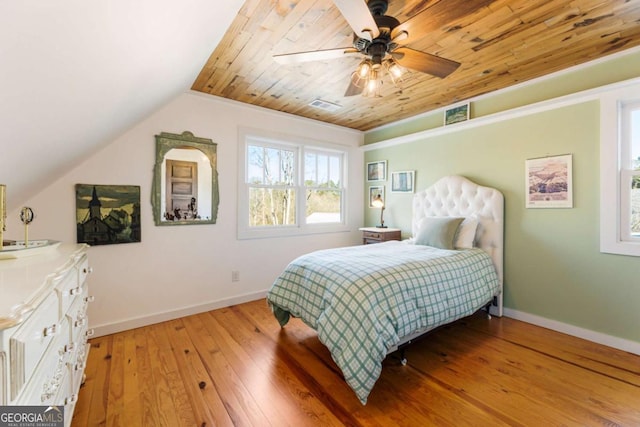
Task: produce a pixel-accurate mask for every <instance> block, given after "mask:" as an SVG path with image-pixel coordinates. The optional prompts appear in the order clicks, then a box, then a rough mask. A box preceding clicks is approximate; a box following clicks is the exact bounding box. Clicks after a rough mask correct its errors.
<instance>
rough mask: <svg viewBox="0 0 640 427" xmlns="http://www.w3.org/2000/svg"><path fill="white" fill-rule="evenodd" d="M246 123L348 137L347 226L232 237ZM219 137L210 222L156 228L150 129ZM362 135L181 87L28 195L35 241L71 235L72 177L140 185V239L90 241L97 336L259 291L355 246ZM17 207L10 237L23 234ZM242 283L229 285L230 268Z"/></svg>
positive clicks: (72, 238)
mask: <svg viewBox="0 0 640 427" xmlns="http://www.w3.org/2000/svg"><path fill="white" fill-rule="evenodd" d="M240 126H250V127H252V128H259V129H265V130H268V131H277V132H284V133H287V134H291V135H300V136H307V137H309V136H312V137H313V138H315V139H321V140H326V141H329V142H334V143H341V144H344V145H346V146H348V147H350V148H349V156H348V161H349V164H348V185H349V188H351V189H353V190H352V191H350V192H349V197H348V201H347V203H348V206H347V211H348V224H349V230H350V231H349V232H346V233H333V234H321V235H312V236H300V237H286V238H271V239H254V240H237V239H236V224H237V220H236V213H237V197H236V189H237V179H238V177H237V164H238V160H237V156H238V149H237V144H238V128H239V127H240ZM185 130H188V131H191V132H193V134H194V135H196V136H200V137H206V138H211V139H213V141H214V142H216V143H217V144H218V173H219V184H220V209H219V213H218V221H217V224H215V225H188V226H176V227H166V226H163V227H156V226H155V225H154V223H153V215H152V211H151V203H150V194H151V182H152V174H153V163H154V159H155V139H154V135H157V134H159V133H160V132H171V133H182V132H183V131H185ZM362 139H363V136H362V133H360V132H357V131H353V130H350V129H345V128H340V127H336V126H331V125H327V124H323V123H320V122H316V121H312V120H307V119H301V118H297V117H294V116H291V115H286V114H282V113H277V112H274V111H270V110H266V109H261V108H257V107H252V106H248V105H243V104H240V103H236V102H231V101H227V100H223V99H220V98H215V97H211V96H208V95H201V94H196V93H191V92H190V93H185V94H182V95H180V96H178V97H177V98H176V99H174V100H173V101H172V102H170V103H168V104H167V105H166V106H165V107H163V108H162V109H160V110H159V111H157V112H156V113H154V114H153V115H151V116H150V117H149V118H147V119H146V120H143V121H142V122H140V123H139V124H137V125H136V126H135V127H133V128H132V129H130V130H129V131H127V132H126V133H124V134H123V135H122V136H120V137H119V138H117V139H116V140H114V141H113V142H111V143H110V144H108V145H106V146H105V148H104V149H102V150H101V151H99V152H98V153H97V154H95V155H94V156H92V157H90V158H88V159H87V160H86V161H84V162H83V163H81V164H79V165H77V166H76V167H75V168H74V169H72V170H70V171H68V173H66V174H65V175H64V176H62V177H61V178H60V179H58V180H57V181H55V182H52V183H51V184H50V185H49V186H47V187H45V188H44V189H43V190H42V191H40V192H39V193H38V194H36V195H35V196H34V197H32V198H31V199H29V200H28V201H27V203H26V205H27V206H30V207H31V208H33V210H34V211H35V213H36V218H35V220H34V222H33V223H32V224H31V226H30V228H29V236H30V237H31V238H33V239H45V238H46V239H55V240H61V241H65V242H75V241H76V226H75V188H74V187H75V184H78V183H82V184H105V185H107V184H113V185H125V184H126V185H139V186H140V190H141V214H142V242H141V243H128V244H118V245H108V246H98V247H92V248H90V250H89V257H90V260H91V265H92V266H93V269H94V272H93V274H92V275H91V277H90V287H91V291H90V293H91V294H92V295H94V296H95V299H96V301H95V302H94V303H93V304H92V305H91V306H90V312H89V315H90V323H91V326H92V327H94V328H96V329H97V333H98V334H106V333H111V332H115V331H119V330H124V329H129V328H132V327H136V326H141V325H144V324H149V323H154V322H157V321H161V320H165V319H169V318H174V317H179V316H182V315H186V314H190V313H195V312H200V311H205V310H208V309H212V308H216V307H221V306H226V305H231V304H235V303H238V302H243V301H249V300H253V299H257V298H260V297H262V296H263V295H264V293H265V292H266V290H267V289H268V288H269V286H270V285H271V283H272V282H273V280H274V278H275V277H276V276H277V274H278V273H279V272H280V271H282V269H283V268H284V267H285V266H286V264H287V263H289V262H290V261H291V260H292V259H293V258H295V257H296V256H298V255H301V254H303V253H306V252H310V251H312V250H316V249H321V248H328V247H337V246H346V245H352V244H358V243H360V238H361V234H360V232H359V231H358V227H361V226H362V225H363V205H364V200H363V199H364V197H363V195H362V191H361V189H362V188H363V185H364V182H363V175H364V170H363V164H364V160H363V152H362V150H361V149H360V148H359V146H360V145H361V144H362ZM18 215H19V209H17V210H14V211H13V212H10V213H9V217H8V221H7V223H8V225H7V233H6V238H12V239H21V238H22V224H21V223H20V222H19V219H18ZM234 270H237V271H239V272H240V281H239V282H234V283H232V282H231V272H232V271H234Z"/></svg>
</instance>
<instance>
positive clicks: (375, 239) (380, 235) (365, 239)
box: [360, 227, 401, 245]
mask: <svg viewBox="0 0 640 427" xmlns="http://www.w3.org/2000/svg"><path fill="white" fill-rule="evenodd" d="M360 231H362V244H364V245H368V244H371V243H380V242H386V241H389V240H401V237H400V229H399V228H378V227H363V228H360Z"/></svg>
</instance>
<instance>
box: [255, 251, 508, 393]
mask: <svg viewBox="0 0 640 427" xmlns="http://www.w3.org/2000/svg"><path fill="white" fill-rule="evenodd" d="M498 289H499V285H498V277H497V275H496V272H495V268H494V266H493V263H492V261H491V258H490V257H489V255H488V254H487V253H486V252H484V251H483V250H481V249H466V250H458V251H455V250H451V251H450V250H442V249H436V248H433V247H429V246H422V245H413V244H410V243H406V242H398V241H391V242H385V243H378V244H374V245H363V246H353V247H347V248H338V249H328V250H322V251H317V252H313V253H310V254H307V255H303V256H301V257H299V258H297V259H295V260H294V261H293V262H291V263H290V264H289V265H288V266H287V268H286V269H285V271H284V272H283V273H282V274H281V275H280V276H279V277H278V278H277V279H276V281H275V282H274V284H273V285H272V287H271V289H270V290H269V292H268V294H267V301H268V303H269V305H270V306H271V309H272V310H273V312H274V315H275V316H276V318H277V319H278V321H279V322H280V325H281V326H284V325H285V324H286V323H287V322H288V320H289V317H290V316H295V317H299V318H300V319H302V320H303V321H304V322H305V323H306V324H308V325H309V326H310V327H312V328H313V329H315V330H316V331H317V332H318V337H319V339H320V341H322V343H323V344H324V345H326V346H327V347H328V348H329V351H330V352H331V356H332V357H333V360H334V361H335V362H336V364H337V365H338V367H339V368H340V369H341V370H342V373H343V374H344V377H345V380H346V382H347V383H348V384H349V386H350V387H351V388H352V389H353V391H354V392H355V393H356V395H357V396H358V398H359V399H360V401H361V402H362V404H363V405H364V404H366V402H367V397H368V396H369V393H370V392H371V390H372V388H373V386H374V384H375V382H376V381H377V379H378V377H379V376H380V372H381V371H382V360H383V359H384V358H385V356H386V354H387V351H388V349H390V348H392V347H393V346H394V345H396V344H398V342H399V341H400V339H401V338H402V337H404V336H407V335H410V334H412V333H415V332H417V331H420V330H429V329H433V328H435V327H437V326H440V325H443V324H446V323H449V322H452V321H454V320H456V319H459V318H461V317H464V316H468V315H470V314H472V313H473V312H475V311H477V310H478V309H479V308H481V307H483V306H484V305H485V304H487V303H488V302H489V301H491V299H492V298H493V296H494V295H496V294H497V292H498Z"/></svg>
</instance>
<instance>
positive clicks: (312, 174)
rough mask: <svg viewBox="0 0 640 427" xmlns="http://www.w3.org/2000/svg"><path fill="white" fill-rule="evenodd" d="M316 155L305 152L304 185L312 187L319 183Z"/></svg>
mask: <svg viewBox="0 0 640 427" xmlns="http://www.w3.org/2000/svg"><path fill="white" fill-rule="evenodd" d="M316 157H317V156H316V154H315V153H305V155H304V185H308V186H312V187H315V186H316V185H317V180H316V176H317V175H318V167H317V164H316Z"/></svg>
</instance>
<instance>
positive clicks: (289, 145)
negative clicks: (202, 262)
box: [238, 128, 349, 239]
mask: <svg viewBox="0 0 640 427" xmlns="http://www.w3.org/2000/svg"><path fill="white" fill-rule="evenodd" d="M249 145H262V146H267V147H274V148H286V149H292V150H293V151H295V152H296V165H295V173H296V179H295V183H294V186H295V188H296V220H295V224H287V225H283V226H269V227H251V226H250V225H249V188H250V187H251V186H250V185H249V184H248V183H247V152H248V149H247V147H248V146H249ZM306 150H308V151H311V152H314V153H316V154H317V153H324V154H331V155H335V154H338V155H340V157H341V160H342V165H341V174H342V176H341V183H342V187H341V194H342V195H341V200H340V207H341V213H340V217H341V221H340V222H334V223H316V224H307V223H306V222H305V213H306V203H305V202H306V191H307V189H315V187H306V186H305V180H304V176H305V175H304V172H305V171H304V155H305V151H306ZM347 161H348V153H347V148H345V147H344V146H341V145H339V144H332V143H330V142H325V141H317V140H313V139H310V138H304V137H298V136H293V135H287V134H283V133H277V132H268V131H264V130H257V129H250V128H241V129H240V131H239V143H238V239H256V238H269V237H285V236H298V235H305V234H316V233H333V232H344V231H349V227H348V224H347V218H348V215H347V192H348V186H347V164H348V163H347Z"/></svg>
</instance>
